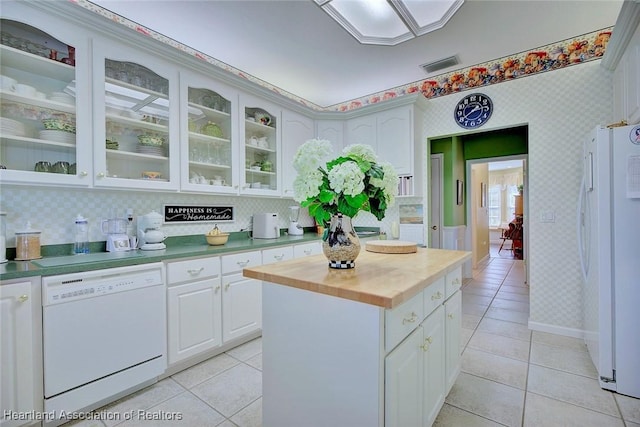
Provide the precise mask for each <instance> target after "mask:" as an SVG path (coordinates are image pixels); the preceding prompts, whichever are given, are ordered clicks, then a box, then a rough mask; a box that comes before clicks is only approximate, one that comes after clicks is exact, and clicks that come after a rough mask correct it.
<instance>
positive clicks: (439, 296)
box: [431, 291, 442, 301]
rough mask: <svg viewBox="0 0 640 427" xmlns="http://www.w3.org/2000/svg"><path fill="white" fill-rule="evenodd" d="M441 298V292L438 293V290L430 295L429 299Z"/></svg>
mask: <svg viewBox="0 0 640 427" xmlns="http://www.w3.org/2000/svg"><path fill="white" fill-rule="evenodd" d="M440 298H442V294H441V293H440V291H438V292H436V293H435V294H433V295H431V301H434V300H437V299H440Z"/></svg>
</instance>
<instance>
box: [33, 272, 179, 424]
mask: <svg viewBox="0 0 640 427" xmlns="http://www.w3.org/2000/svg"><path fill="white" fill-rule="evenodd" d="M165 295H166V290H165V284H164V270H163V266H162V264H161V263H153V264H144V265H138V266H131V267H119V268H111V269H105V270H97V271H88V272H82V273H73V274H65V275H59V276H50V277H44V278H43V279H42V305H43V308H42V333H43V356H44V409H45V411H46V412H50V411H53V412H52V413H54V414H59V413H61V411H62V413H64V412H67V413H68V412H72V411H78V410H89V409H95V408H96V407H98V405H102V404H104V403H107V402H108V401H110V400H115V399H117V398H119V397H121V396H122V395H123V394H125V392H129V391H132V390H134V389H136V388H140V387H142V386H145V385H147V384H151V383H153V382H154V381H156V378H157V376H158V375H160V374H162V373H163V372H164V371H165V369H166V366H167V358H166V348H167V343H166V336H167V335H166V296H165ZM63 421H68V420H63ZM56 424H57V423H56Z"/></svg>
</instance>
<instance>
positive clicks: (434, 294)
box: [422, 277, 445, 316]
mask: <svg viewBox="0 0 640 427" xmlns="http://www.w3.org/2000/svg"><path fill="white" fill-rule="evenodd" d="M444 282H445V278H444V277H441V278H439V279H438V280H436V281H435V282H433V283H432V284H430V285H429V287H427V288H425V290H424V291H422V294H423V296H424V315H425V316H428V315H429V314H431V312H432V311H433V310H435V309H436V308H438V306H439V305H440V304H442V303H443V302H444V299H445V298H444V292H445V291H444V287H445V286H444Z"/></svg>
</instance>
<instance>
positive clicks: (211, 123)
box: [180, 70, 240, 194]
mask: <svg viewBox="0 0 640 427" xmlns="http://www.w3.org/2000/svg"><path fill="white" fill-rule="evenodd" d="M237 103H238V93H237V91H235V90H233V89H231V88H229V87H227V86H225V85H223V84H221V83H218V82H216V81H215V80H212V79H210V78H207V77H205V76H202V75H200V74H195V73H191V72H189V71H186V70H183V71H181V72H180V141H181V142H182V143H181V144H180V158H181V164H180V188H181V190H185V191H196V192H215V193H230V194H237V193H238V188H239V184H238V180H239V173H238V170H239V168H238V166H239V164H240V162H239V160H238V158H239V153H238V141H239V138H238V133H239V130H238V126H239V123H238V105H237ZM187 141H188V143H187Z"/></svg>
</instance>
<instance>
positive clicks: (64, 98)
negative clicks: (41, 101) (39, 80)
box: [49, 92, 76, 104]
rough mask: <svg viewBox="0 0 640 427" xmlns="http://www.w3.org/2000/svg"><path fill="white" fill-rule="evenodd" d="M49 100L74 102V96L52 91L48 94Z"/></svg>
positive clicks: (66, 102)
mask: <svg viewBox="0 0 640 427" xmlns="http://www.w3.org/2000/svg"><path fill="white" fill-rule="evenodd" d="M49 100H51V101H55V102H60V103H62V104H75V101H76V100H75V98H74V97H73V96H71V95H69V94H66V93H64V92H53V93H52V94H51V95H49Z"/></svg>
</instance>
